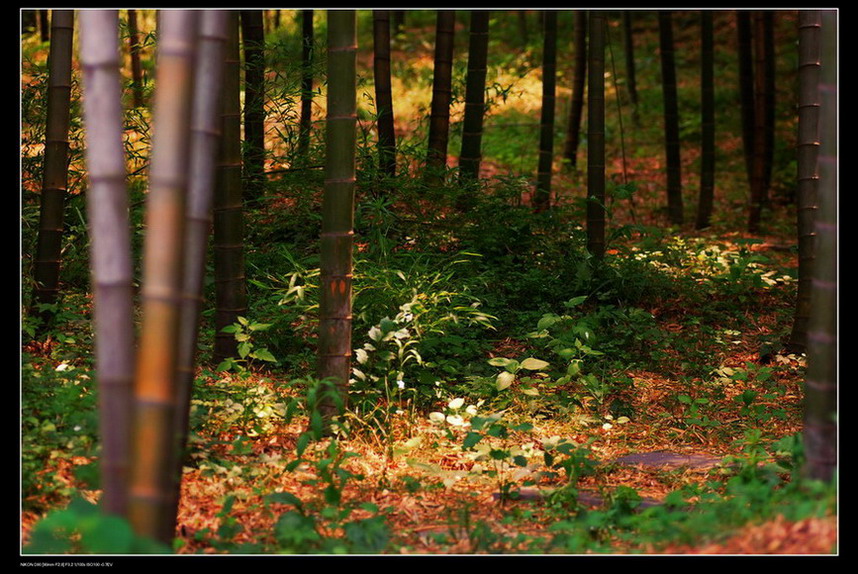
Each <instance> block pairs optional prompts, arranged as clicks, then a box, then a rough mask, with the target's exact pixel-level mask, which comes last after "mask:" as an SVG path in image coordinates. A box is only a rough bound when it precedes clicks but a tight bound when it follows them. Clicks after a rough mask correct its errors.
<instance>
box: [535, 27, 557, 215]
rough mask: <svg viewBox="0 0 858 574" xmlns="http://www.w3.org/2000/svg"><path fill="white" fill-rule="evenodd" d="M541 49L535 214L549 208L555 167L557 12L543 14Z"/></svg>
mask: <svg viewBox="0 0 858 574" xmlns="http://www.w3.org/2000/svg"><path fill="white" fill-rule="evenodd" d="M543 16H544V18H543V21H544V27H543V46H542V112H541V115H540V120H539V162H538V167H537V173H536V192H535V193H534V197H533V204H534V208H535V209H536V211H545V210H547V209H549V208H550V207H551V176H552V175H553V166H554V108H555V102H556V97H555V91H556V87H557V12H556V11H555V10H548V11H546V12H545V13H544V15H543Z"/></svg>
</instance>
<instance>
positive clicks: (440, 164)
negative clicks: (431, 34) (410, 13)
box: [426, 10, 456, 183]
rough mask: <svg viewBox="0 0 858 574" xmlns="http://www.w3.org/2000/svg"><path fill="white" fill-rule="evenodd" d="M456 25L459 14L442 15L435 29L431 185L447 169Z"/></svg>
mask: <svg viewBox="0 0 858 574" xmlns="http://www.w3.org/2000/svg"><path fill="white" fill-rule="evenodd" d="M455 24H456V12H455V11H453V10H439V11H438V15H437V20H436V25H435V70H434V74H433V77H432V103H431V105H430V115H429V149H428V152H427V155H426V179H427V181H428V182H430V183H437V182H441V181H443V180H444V173H445V171H446V169H447V144H448V141H449V136H450V103H451V100H452V94H453V88H452V85H453V35H454V31H455Z"/></svg>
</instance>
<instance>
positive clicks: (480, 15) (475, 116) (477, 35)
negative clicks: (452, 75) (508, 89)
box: [459, 10, 491, 182]
mask: <svg viewBox="0 0 858 574" xmlns="http://www.w3.org/2000/svg"><path fill="white" fill-rule="evenodd" d="M490 15H491V13H490V12H489V11H487V10H472V11H471V29H470V31H469V38H468V76H467V81H466V84H465V117H464V119H463V121H462V152H461V154H459V177H460V179H461V181H462V182H468V181H471V182H473V181H475V180H477V179H479V176H480V162H481V160H482V155H483V154H482V140H483V117H484V116H485V113H486V110H485V107H486V104H485V99H486V74H487V72H488V47H489V17H490Z"/></svg>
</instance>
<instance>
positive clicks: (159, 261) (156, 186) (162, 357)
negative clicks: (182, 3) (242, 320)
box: [129, 10, 198, 544]
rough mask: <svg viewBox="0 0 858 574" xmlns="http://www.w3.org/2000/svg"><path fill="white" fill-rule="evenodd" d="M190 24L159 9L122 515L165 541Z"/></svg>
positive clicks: (169, 519) (186, 14)
mask: <svg viewBox="0 0 858 574" xmlns="http://www.w3.org/2000/svg"><path fill="white" fill-rule="evenodd" d="M197 22H198V12H197V11H193V10H166V11H164V12H163V13H162V14H161V21H160V29H159V35H158V42H159V44H158V53H157V69H158V72H157V73H158V88H157V89H156V93H155V102H154V115H153V136H154V137H153V142H152V160H151V168H150V176H149V179H150V182H149V183H150V184H149V195H148V197H147V213H146V237H145V243H144V251H143V265H144V267H143V286H142V289H141V308H142V309H141V310H142V325H141V331H140V346H139V350H138V356H137V370H136V380H135V418H134V433H133V436H134V447H135V448H134V459H133V463H132V474H131V491H130V499H129V520H130V522H131V524H132V526H133V527H134V529H135V531H136V532H137V533H138V535H141V536H146V537H149V538H152V539H155V540H158V541H161V542H163V543H167V544H169V543H170V541H171V540H172V538H173V535H174V529H173V527H174V520H175V517H174V516H171V515H170V503H171V500H172V497H171V492H172V487H173V484H174V482H175V480H176V479H175V477H174V472H175V466H174V465H173V462H174V460H175V455H174V454H173V451H174V449H175V445H176V433H175V410H176V392H177V391H176V385H177V370H176V367H177V361H178V349H179V325H180V317H181V293H182V284H183V281H182V276H183V270H182V266H183V248H184V237H185V235H184V227H185V204H186V193H187V187H188V170H187V168H188V164H189V153H190V118H191V101H192V97H193V79H194V74H193V71H194V65H195V46H196V34H197Z"/></svg>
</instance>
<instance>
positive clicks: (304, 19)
mask: <svg viewBox="0 0 858 574" xmlns="http://www.w3.org/2000/svg"><path fill="white" fill-rule="evenodd" d="M314 44H315V40H314V36H313V11H312V10H301V117H300V119H299V126H300V127H299V130H298V156H299V157H300V158H301V161H302V162H306V159H307V154H308V153H309V150H310V132H311V130H312V126H313V50H314Z"/></svg>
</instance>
